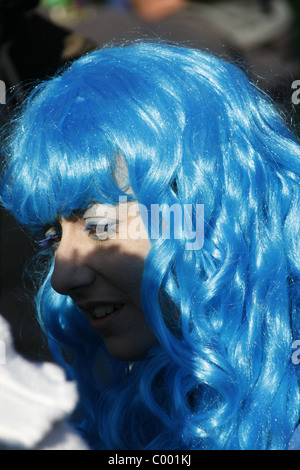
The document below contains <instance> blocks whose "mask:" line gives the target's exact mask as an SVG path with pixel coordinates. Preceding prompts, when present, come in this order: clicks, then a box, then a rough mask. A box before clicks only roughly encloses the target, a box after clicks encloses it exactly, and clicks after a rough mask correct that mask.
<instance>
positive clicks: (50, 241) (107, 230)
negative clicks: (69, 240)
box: [37, 222, 118, 248]
mask: <svg viewBox="0 0 300 470" xmlns="http://www.w3.org/2000/svg"><path fill="white" fill-rule="evenodd" d="M117 227H118V222H113V223H111V224H109V223H106V224H100V223H94V224H91V223H89V224H88V225H86V226H85V227H84V231H85V232H89V235H90V236H91V237H93V238H95V239H96V240H106V238H109V236H110V235H111V234H113V233H115V232H116V231H117ZM101 228H103V229H104V230H103V232H102V234H103V235H104V234H105V237H103V238H101V237H100V236H98V235H99V231H100V229H101ZM48 232H50V229H49V230H47V231H46V232H45V238H43V239H42V240H38V241H37V244H38V245H39V246H40V247H42V248H55V246H56V245H58V244H59V243H60V241H61V228H60V227H57V228H55V227H53V228H52V229H51V232H50V234H49V235H48V236H46V235H47V233H48ZM97 232H98V234H97ZM55 240H56V241H55Z"/></svg>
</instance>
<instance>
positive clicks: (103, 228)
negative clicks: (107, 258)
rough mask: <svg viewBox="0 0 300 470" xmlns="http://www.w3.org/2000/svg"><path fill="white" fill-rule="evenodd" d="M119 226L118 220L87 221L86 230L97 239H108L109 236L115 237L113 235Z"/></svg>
mask: <svg viewBox="0 0 300 470" xmlns="http://www.w3.org/2000/svg"><path fill="white" fill-rule="evenodd" d="M117 227H118V222H116V221H109V222H107V221H99V222H90V221H89V222H87V221H86V226H85V229H84V230H85V231H87V232H89V235H90V236H92V237H93V238H96V239H97V240H106V239H107V238H113V235H114V234H116V233H117Z"/></svg>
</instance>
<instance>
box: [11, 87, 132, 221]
mask: <svg viewBox="0 0 300 470" xmlns="http://www.w3.org/2000/svg"><path fill="white" fill-rule="evenodd" d="M46 92H47V94H48V95H51V90H46ZM42 94H43V92H42V93H41V94H40V95H38V96H37V97H36V99H35V100H33V102H32V103H31V111H30V113H27V112H25V113H24V114H23V115H22V116H21V117H20V118H19V122H18V124H17V126H16V127H15V130H14V138H13V139H12V141H13V142H14V144H13V146H12V147H11V149H10V154H11V156H12V159H13V160H12V162H11V163H13V164H11V165H10V168H9V171H8V172H7V174H6V177H5V181H4V182H3V191H2V198H3V203H4V205H5V207H6V208H7V209H8V210H11V211H12V212H13V213H14V214H15V216H16V218H17V220H18V221H19V222H20V223H21V224H22V225H25V226H28V227H30V228H31V229H33V230H35V229H36V230H39V229H41V228H42V227H44V226H45V225H47V224H49V223H53V222H54V221H55V219H56V218H57V217H58V215H59V216H62V217H68V216H70V215H72V213H74V212H76V211H79V210H80V211H81V210H83V209H85V208H86V207H87V206H88V205H89V204H91V203H93V202H96V201H97V202H100V203H109V204H116V203H117V202H118V200H119V197H120V196H121V195H124V191H126V190H127V189H128V173H127V166H126V164H125V160H124V158H123V156H122V155H121V153H120V150H119V148H118V147H117V145H116V144H115V143H114V142H112V141H111V139H110V138H109V132H106V129H105V128H104V126H102V125H101V119H100V120H99V118H98V119H95V117H94V115H93V113H90V111H91V110H90V109H89V104H88V103H86V102H84V100H81V99H77V100H76V99H75V101H74V102H72V103H71V106H70V97H68V96H62V97H60V96H57V99H56V100H53V101H54V102H53V101H52V102H51V99H50V100H49V104H48V103H47V100H46V99H45V97H42V96H41V95H42ZM52 99H53V97H52ZM28 106H29V104H28ZM33 108H36V109H33ZM27 109H28V108H27ZM88 109H89V112H88V111H87V110H88ZM32 116H34V119H33V118H32ZM11 181H13V182H14V183H13V185H12V184H11ZM129 197H130V196H129Z"/></svg>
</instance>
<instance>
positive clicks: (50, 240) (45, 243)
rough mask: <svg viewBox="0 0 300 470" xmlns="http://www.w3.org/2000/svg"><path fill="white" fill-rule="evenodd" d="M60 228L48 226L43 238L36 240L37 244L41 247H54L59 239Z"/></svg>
mask: <svg viewBox="0 0 300 470" xmlns="http://www.w3.org/2000/svg"><path fill="white" fill-rule="evenodd" d="M61 235H62V234H61V228H60V227H59V226H57V227H50V228H48V229H47V230H46V232H45V235H44V238H43V239H42V240H38V241H37V244H38V245H39V246H40V247H42V248H51V247H52V248H55V247H56V246H57V245H58V244H59V243H60V241H61Z"/></svg>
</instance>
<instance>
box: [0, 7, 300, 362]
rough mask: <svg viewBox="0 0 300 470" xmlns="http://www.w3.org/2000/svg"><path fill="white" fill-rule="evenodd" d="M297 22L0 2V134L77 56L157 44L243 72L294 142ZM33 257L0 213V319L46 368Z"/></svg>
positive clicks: (219, 13)
mask: <svg viewBox="0 0 300 470" xmlns="http://www.w3.org/2000/svg"><path fill="white" fill-rule="evenodd" d="M299 19H300V4H299V2H298V1H296V0H250V1H242V0H218V1H214V0H212V1H195V0H194V1H192V0H190V1H188V0H106V1H105V0H102V1H101V0H94V1H92V0H41V1H39V0H10V1H7V0H0V80H2V81H3V82H4V83H5V85H6V103H5V104H0V123H1V125H2V126H5V124H6V123H7V122H8V121H9V119H10V117H11V116H12V115H13V112H14V109H15V108H16V106H18V105H19V104H21V103H22V101H23V99H24V97H25V96H26V94H27V92H28V90H29V89H30V87H31V86H32V85H33V84H34V83H35V81H36V80H42V79H44V78H46V77H49V76H51V75H52V74H53V73H55V71H56V70H57V69H58V68H59V67H61V66H62V65H64V64H66V63H68V62H69V61H72V60H74V59H76V58H78V57H80V56H81V55H82V54H85V53H86V52H88V51H90V50H93V49H94V48H97V47H100V46H102V45H104V44H107V43H120V42H123V41H124V40H132V39H136V38H162V39H164V40H167V41H181V42H183V43H185V44H187V45H190V46H192V47H196V48H201V49H207V50H210V51H212V52H213V53H215V54H218V55H220V56H222V57H224V58H226V59H228V60H230V61H234V62H235V63H237V64H238V65H239V66H241V67H243V68H244V69H245V71H247V74H248V75H249V77H250V78H251V79H252V80H253V81H254V82H255V83H256V84H257V85H258V86H259V87H260V88H261V89H263V90H264V91H265V92H267V93H268V94H269V95H270V96H271V98H272V99H273V101H274V102H275V103H276V105H277V106H278V109H279V111H280V112H281V113H282V115H283V117H284V119H285V120H286V121H287V123H288V124H289V125H291V126H292V127H293V129H294V131H295V132H298V123H299V116H300V104H299V105H298V106H297V105H296V106H295V105H293V103H292V99H291V96H292V88H291V87H292V83H293V81H295V80H298V79H299V80H300V66H299V64H300V31H299V28H298V24H299ZM0 98H1V97H0ZM2 102H3V100H2V101H1V103H2ZM3 138H5V133H4V134H2V139H3ZM35 250H36V248H35V246H34V243H33V242H32V241H31V240H30V238H29V237H28V236H27V234H26V233H25V231H24V230H23V229H22V228H21V227H19V226H18V225H17V224H16V222H15V221H14V219H13V218H12V216H11V215H9V214H8V213H7V212H6V211H4V210H3V209H1V210H0V315H2V316H4V317H5V318H6V319H7V320H8V321H9V322H10V324H11V328H12V333H13V337H14V341H15V346H16V348H17V350H18V351H19V352H20V353H21V354H22V355H23V356H25V357H26V358H28V359H32V360H35V361H40V360H51V355H50V353H49V351H48V350H47V347H46V346H45V343H44V339H43V336H42V334H41V331H40V328H39V326H38V324H37V322H36V320H35V315H34V307H33V303H32V298H33V293H34V283H33V282H32V281H31V278H30V275H29V274H27V271H28V272H29V273H30V260H31V258H32V255H33V254H34V253H35ZM0 339H1V338H0Z"/></svg>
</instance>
